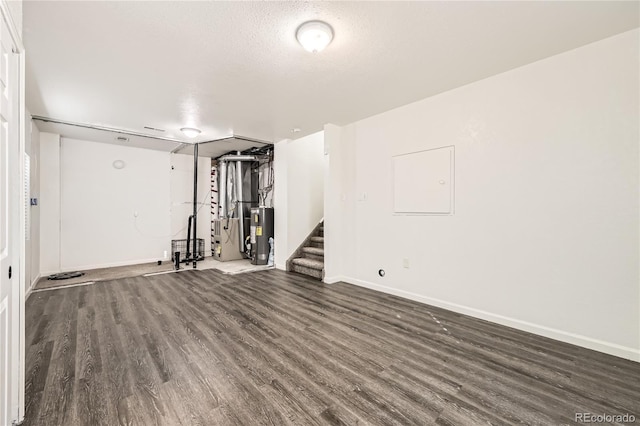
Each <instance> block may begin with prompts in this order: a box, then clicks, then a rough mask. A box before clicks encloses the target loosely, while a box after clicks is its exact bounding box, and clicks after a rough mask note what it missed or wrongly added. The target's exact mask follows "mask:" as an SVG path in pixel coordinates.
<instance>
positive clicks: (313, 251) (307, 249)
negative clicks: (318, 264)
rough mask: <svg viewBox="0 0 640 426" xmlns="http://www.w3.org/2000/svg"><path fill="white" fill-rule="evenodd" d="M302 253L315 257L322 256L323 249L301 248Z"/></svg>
mask: <svg viewBox="0 0 640 426" xmlns="http://www.w3.org/2000/svg"><path fill="white" fill-rule="evenodd" d="M302 251H303V252H305V253H310V254H315V255H317V256H324V249H323V248H320V247H309V246H307V247H302Z"/></svg>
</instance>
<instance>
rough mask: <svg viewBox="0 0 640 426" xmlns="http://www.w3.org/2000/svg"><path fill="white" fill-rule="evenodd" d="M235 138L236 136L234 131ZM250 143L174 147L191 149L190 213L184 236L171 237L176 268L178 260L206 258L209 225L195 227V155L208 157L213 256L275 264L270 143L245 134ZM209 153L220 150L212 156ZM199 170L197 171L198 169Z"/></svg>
mask: <svg viewBox="0 0 640 426" xmlns="http://www.w3.org/2000/svg"><path fill="white" fill-rule="evenodd" d="M234 139H235V142H236V144H237V139H238V137H234ZM244 141H245V142H247V143H248V144H250V145H251V146H249V147H248V148H246V149H243V150H241V151H239V150H235V151H227V152H224V153H223V154H221V155H220V154H219V151H220V144H221V141H210V142H202V143H198V144H190V145H188V146H182V147H180V148H178V149H176V150H175V152H174V153H180V154H184V153H185V151H187V150H189V151H192V153H193V157H194V161H193V213H192V214H191V215H190V216H189V218H188V224H187V228H186V230H187V234H186V238H184V239H175V240H172V241H171V252H172V260H173V263H174V267H175V269H179V268H180V264H181V263H191V264H192V265H193V267H194V268H196V267H197V262H199V261H203V260H204V259H205V256H204V255H205V253H204V251H205V250H204V246H205V244H204V238H202V237H200V238H199V237H198V236H199V235H200V236H202V235H203V234H205V232H207V230H200V231H199V230H198V229H197V225H196V223H197V218H198V214H199V211H200V206H201V203H199V201H198V193H197V188H198V176H199V174H198V158H202V157H209V156H210V158H211V256H212V258H213V259H214V260H216V261H219V262H227V261H233V260H242V259H247V260H249V261H250V263H251V264H253V265H268V266H273V265H274V250H275V247H274V246H275V240H274V209H273V184H274V171H273V153H274V149H273V145H272V144H269V143H262V142H258V141H253V140H248V139H246V140H244ZM213 153H218V155H216V156H213V155H212V154H213ZM200 176H201V175H200Z"/></svg>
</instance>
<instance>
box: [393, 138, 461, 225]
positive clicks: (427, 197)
mask: <svg viewBox="0 0 640 426" xmlns="http://www.w3.org/2000/svg"><path fill="white" fill-rule="evenodd" d="M454 153H455V150H454V147H453V146H445V147H442V148H435V149H429V150H425V151H419V152H412V153H408V154H402V155H396V156H394V157H393V212H394V213H396V214H435V215H447V214H453V211H454Z"/></svg>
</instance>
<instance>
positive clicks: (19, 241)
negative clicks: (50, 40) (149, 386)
mask: <svg viewBox="0 0 640 426" xmlns="http://www.w3.org/2000/svg"><path fill="white" fill-rule="evenodd" d="M0 19H3V20H4V22H5V23H6V25H7V27H8V30H9V34H10V35H11V38H12V41H13V45H14V48H15V51H14V52H13V53H14V54H15V55H17V58H16V60H17V63H16V66H17V70H16V74H17V75H16V77H17V84H18V90H17V96H18V102H17V108H18V111H16V113H17V115H18V120H17V124H18V129H17V135H18V141H17V142H18V157H19V158H18V168H17V169H18V171H17V172H18V176H17V179H15V181H16V182H18V191H17V196H15V192H13V191H10V195H9V204H10V205H11V204H12V203H17V204H18V206H19V209H18V210H19V212H18V217H19V219H18V221H17V222H19V223H18V224H17V225H18V230H17V232H15V234H14V238H15V239H14V241H16V242H15V243H14V247H17V252H15V253H14V256H15V258H17V260H18V263H19V267H18V268H17V271H16V272H18V274H17V275H18V276H17V277H16V278H17V282H18V285H17V288H16V289H14V290H17V291H13V292H12V301H11V302H10V303H13V304H15V305H17V310H18V315H17V317H18V318H17V319H18V321H17V324H14V323H13V321H12V322H11V324H10V327H12V329H13V330H14V333H13V336H15V337H14V338H13V342H12V344H11V354H10V357H11V363H12V365H14V366H16V365H17V366H18V378H17V381H15V382H14V383H10V386H11V388H10V389H9V394H10V409H11V411H12V415H11V417H12V418H13V421H14V423H15V424H18V423H21V422H22V420H23V419H24V402H25V401H24V388H25V315H24V307H25V300H26V299H25V290H26V282H25V277H26V274H25V272H26V262H25V255H26V253H25V250H26V244H25V237H26V235H25V230H26V223H25V220H26V211H25V210H26V208H27V206H26V201H27V200H25V193H24V190H23V189H24V185H25V181H24V161H25V130H26V129H25V125H26V117H25V51H24V46H23V44H22V34H21V31H20V30H18V27H17V26H16V23H15V20H14V19H13V15H12V14H11V10H10V8H9V6H8V4H7V2H6V0H0ZM14 105H15V104H14ZM11 142H13V143H15V141H10V143H11ZM14 178H16V177H15V176H14ZM15 305H14V306H15ZM16 382H17V383H16Z"/></svg>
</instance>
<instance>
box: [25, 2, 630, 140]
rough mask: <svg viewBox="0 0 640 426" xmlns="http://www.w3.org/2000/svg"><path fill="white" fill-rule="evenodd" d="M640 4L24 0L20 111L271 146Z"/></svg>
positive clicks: (480, 71) (574, 42) (488, 68)
mask: <svg viewBox="0 0 640 426" xmlns="http://www.w3.org/2000/svg"><path fill="white" fill-rule="evenodd" d="M639 4H640V3H639V2H636V1H632V2H610V1H606V2H597V1H586V2H557V1H553V2H544V1H535V2H516V1H513V2H451V1H447V2H396V1H393V2H300V1H287V2H262V1H261V2H186V1H130V2H109V1H91V2H73V1H72V2H61V1H44V2H40V1H25V3H24V43H25V46H26V49H27V87H26V90H27V107H28V108H29V110H30V112H31V113H32V114H34V115H39V116H45V117H50V118H56V119H62V120H68V121H73V122H80V123H87V124H94V125H101V126H106V127H113V128H119V129H129V130H131V131H134V132H140V133H148V134H151V135H160V136H163V137H169V138H176V139H183V138H182V135H180V133H179V131H178V129H179V128H180V127H183V126H195V127H198V128H200V129H201V130H202V131H203V133H202V134H201V135H200V137H199V138H197V139H196V140H197V141H205V140H212V139H218V138H222V137H226V136H229V135H232V134H235V135H242V136H247V137H253V138H258V139H262V140H267V141H278V140H280V139H283V138H291V137H294V136H295V137H300V136H304V135H308V134H310V133H313V132H316V131H318V130H321V129H322V126H323V125H324V124H325V123H335V124H338V125H340V124H347V123H350V122H353V121H356V120H358V119H362V118H365V117H368V116H371V115H374V114H377V113H380V112H383V111H386V110H389V109H391V108H394V107H397V106H400V105H404V104H407V103H410V102H413V101H416V100H419V99H422V98H425V97H428V96H431V95H434V94H437V93H440V92H443V91H446V90H449V89H452V88H455V87H458V86H461V85H464V84H467V83H470V82H473V81H477V80H479V79H482V78H485V77H488V76H491V75H494V74H497V73H500V72H503V71H506V70H509V69H512V68H515V67H518V66H521V65H524V64H527V63H530V62H533V61H536V60H539V59H542V58H545V57H548V56H551V55H554V54H557V53H560V52H563V51H567V50H570V49H573V48H575V47H578V46H581V45H584V44H587V43H590V42H593V41H596V40H599V39H602V38H606V37H609V36H612V35H615V34H618V33H621V32H624V31H627V30H630V29H633V28H636V27H638V26H639V16H640V9H639ZM310 19H321V20H325V21H326V22H328V23H329V24H331V25H332V26H333V28H334V32H335V39H334V41H333V43H332V44H331V45H329V47H328V48H327V49H326V50H325V51H323V52H321V53H319V54H312V53H309V52H307V51H305V50H304V49H302V47H301V46H299V45H298V44H297V42H296V39H295V30H296V28H297V27H298V26H299V25H300V24H301V23H303V22H305V21H306V20H310ZM38 125H40V123H38ZM144 126H151V127H156V128H162V129H165V130H166V132H164V133H158V132H154V131H147V130H145V129H144V128H143V127H144ZM49 127H53V128H58V129H62V130H59V132H60V133H62V132H63V131H67V130H68V127H69V126H57V127H56V125H52V124H50V125H49ZM294 127H297V128H300V129H301V132H299V133H296V134H295V135H292V133H291V129H292V128H294ZM65 129H67V130H65ZM111 139H113V138H111ZM185 140H186V139H185ZM150 141H151V142H150ZM152 141H153V140H147V142H148V144H147V145H149V144H150V145H151V147H153V146H154V142H152ZM131 143H132V144H133V143H134V142H133V141H131ZM160 145H161V144H160V143H159V145H158V148H159V149H166V148H160Z"/></svg>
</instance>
